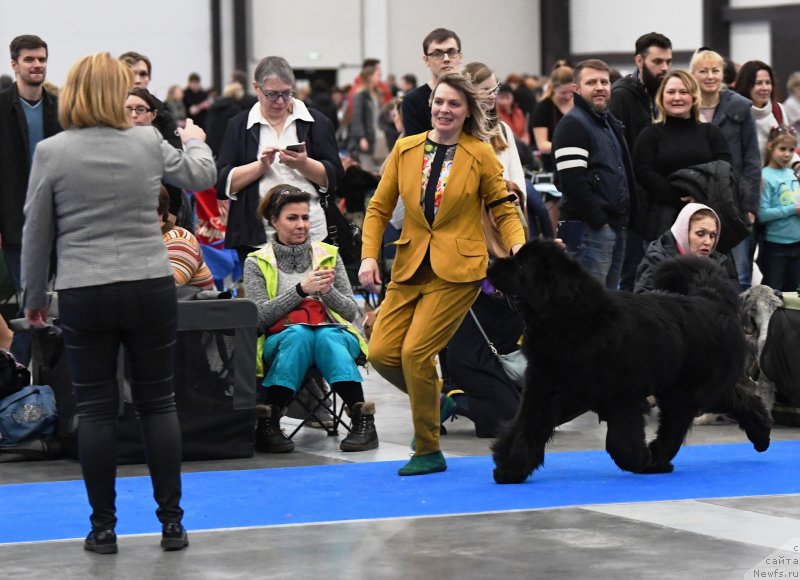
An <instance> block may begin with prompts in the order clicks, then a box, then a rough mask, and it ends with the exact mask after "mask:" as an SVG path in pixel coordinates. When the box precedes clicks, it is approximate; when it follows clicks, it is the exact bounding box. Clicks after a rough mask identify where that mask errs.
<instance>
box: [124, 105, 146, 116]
mask: <svg viewBox="0 0 800 580" xmlns="http://www.w3.org/2000/svg"><path fill="white" fill-rule="evenodd" d="M125 108H126V109H127V110H128V114H129V115H144V114H145V113H149V112H150V111H152V110H153V109H149V108H147V107H141V106H140V107H125Z"/></svg>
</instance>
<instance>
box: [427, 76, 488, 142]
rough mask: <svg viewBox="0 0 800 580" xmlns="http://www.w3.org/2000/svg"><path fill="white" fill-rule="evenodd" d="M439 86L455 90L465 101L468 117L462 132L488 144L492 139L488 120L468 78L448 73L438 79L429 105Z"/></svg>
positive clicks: (477, 93)
mask: <svg viewBox="0 0 800 580" xmlns="http://www.w3.org/2000/svg"><path fill="white" fill-rule="evenodd" d="M439 85H447V86H448V87H450V88H452V89H455V90H457V91H458V92H459V93H461V95H462V96H463V97H464V100H466V102H467V103H466V104H467V111H468V116H467V118H466V119H465V120H464V128H463V132H464V133H466V134H468V135H471V136H472V137H475V138H476V139H479V140H480V141H483V142H484V143H488V142H489V141H490V140H491V138H492V133H491V129H490V128H489V126H488V119H487V118H486V113H485V112H484V110H483V107H481V94H480V91H478V89H476V88H475V85H473V84H472V81H471V80H470V78H469V77H468V76H467V75H465V74H464V73H460V72H449V73H445V74H443V75H442V76H440V77H439V80H437V81H436V85H435V86H434V87H433V91H432V92H431V98H430V101H428V104H429V105H433V99H434V97H435V96H436V89H438V88H439Z"/></svg>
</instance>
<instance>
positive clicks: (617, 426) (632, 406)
mask: <svg viewBox="0 0 800 580" xmlns="http://www.w3.org/2000/svg"><path fill="white" fill-rule="evenodd" d="M615 403H616V404H615V405H614V407H613V408H612V409H610V410H608V411H606V412H605V413H604V418H605V420H606V423H608V431H607V432H606V451H608V454H609V455H610V456H611V459H613V460H614V463H616V464H617V467H619V468H620V469H624V470H625V471H632V472H633V473H640V472H641V471H642V470H643V469H644V468H645V467H646V466H647V465H648V464H649V463H650V451H649V450H648V449H647V445H646V444H645V439H644V415H645V413H646V412H648V411H649V410H650V405H649V404H648V403H647V401H645V400H642V401H624V402H619V401H616V402H615Z"/></svg>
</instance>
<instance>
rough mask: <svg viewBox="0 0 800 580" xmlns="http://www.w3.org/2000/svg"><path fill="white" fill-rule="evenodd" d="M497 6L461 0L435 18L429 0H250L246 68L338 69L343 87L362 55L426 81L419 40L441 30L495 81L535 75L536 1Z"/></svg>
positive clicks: (537, 58)
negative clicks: (270, 60) (280, 64)
mask: <svg viewBox="0 0 800 580" xmlns="http://www.w3.org/2000/svg"><path fill="white" fill-rule="evenodd" d="M500 4H501V5H502V6H498V3H497V2H495V3H491V2H487V1H485V0H461V1H460V2H457V3H455V4H451V5H448V8H449V9H448V10H444V11H443V10H440V9H439V8H436V10H435V12H437V13H439V14H440V15H439V14H437V15H434V14H433V12H434V11H433V10H432V5H431V3H430V1H429V0H336V1H335V2H334V1H327V0H294V1H292V2H267V1H265V0H251V3H250V10H251V14H252V18H251V23H252V28H251V30H252V34H253V42H252V47H253V48H252V54H251V58H250V61H251V65H250V66H251V70H252V66H253V65H254V64H255V63H256V62H258V60H259V59H261V58H262V57H264V56H267V55H280V56H283V57H285V58H286V59H287V60H288V61H289V62H290V63H291V65H292V66H293V67H296V68H315V67H316V68H334V69H337V70H339V71H340V75H339V80H340V82H341V83H346V82H350V81H352V79H353V77H354V76H355V75H356V74H357V72H358V69H359V68H360V65H361V61H362V60H363V59H364V58H365V57H376V58H380V59H381V61H382V62H383V68H384V71H385V72H392V73H394V74H396V75H398V76H399V75H403V74H405V73H408V72H411V73H414V74H416V75H417V78H418V79H419V80H420V82H422V81H424V80H427V79H428V78H429V72H428V69H427V67H426V66H425V64H424V63H423V62H422V39H423V38H425V36H426V35H427V34H428V33H429V32H430V31H431V30H433V29H434V28H439V27H442V28H449V29H450V30H454V31H455V32H456V33H457V34H458V35H459V37H460V38H461V41H462V44H463V48H464V59H465V62H469V61H472V60H481V61H483V62H485V63H487V64H488V65H489V66H491V67H493V68H494V69H496V70H497V72H498V74H499V75H501V76H504V75H506V74H507V73H509V72H513V71H519V72H527V71H530V72H538V69H539V63H540V60H541V50H540V48H539V42H540V39H539V33H538V30H539V2H538V0H533V1H530V0H502V1H501V2H500ZM309 15H313V18H310V17H309ZM312 53H316V54H314V56H315V57H316V58H315V59H313V60H312V59H311V58H310V57H309V55H310V54H312Z"/></svg>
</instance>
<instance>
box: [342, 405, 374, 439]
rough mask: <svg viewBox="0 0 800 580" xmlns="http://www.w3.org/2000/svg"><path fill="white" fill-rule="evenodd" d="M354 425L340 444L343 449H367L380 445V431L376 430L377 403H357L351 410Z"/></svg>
mask: <svg viewBox="0 0 800 580" xmlns="http://www.w3.org/2000/svg"><path fill="white" fill-rule="evenodd" d="M350 419H351V420H352V425H351V427H350V433H348V434H347V437H345V438H344V440H343V441H342V442H341V444H340V445H339V449H341V450H342V451H366V450H367V449H375V448H377V447H378V432H377V431H376V430H375V403H372V402H364V403H356V404H355V405H353V408H352V409H351V410H350Z"/></svg>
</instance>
